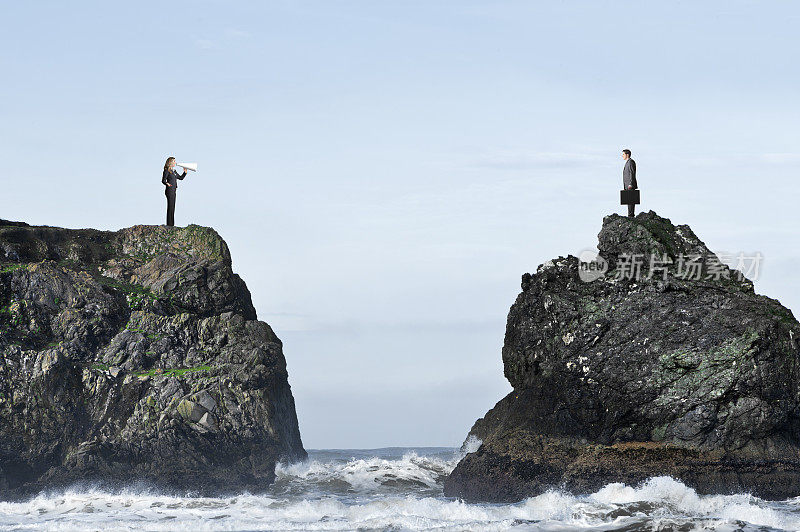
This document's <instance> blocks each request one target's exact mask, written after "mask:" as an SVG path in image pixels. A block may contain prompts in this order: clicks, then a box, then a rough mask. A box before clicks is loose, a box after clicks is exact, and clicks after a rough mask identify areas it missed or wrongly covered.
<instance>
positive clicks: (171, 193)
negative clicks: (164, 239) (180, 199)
mask: <svg viewBox="0 0 800 532" xmlns="http://www.w3.org/2000/svg"><path fill="white" fill-rule="evenodd" d="M164 194H165V195H166V196H167V225H175V196H176V191H175V187H167V188H166V190H164Z"/></svg>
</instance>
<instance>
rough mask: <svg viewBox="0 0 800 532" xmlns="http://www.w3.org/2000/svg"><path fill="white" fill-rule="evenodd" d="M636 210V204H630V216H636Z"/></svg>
mask: <svg viewBox="0 0 800 532" xmlns="http://www.w3.org/2000/svg"><path fill="white" fill-rule="evenodd" d="M634 209H636V204H635V203H628V216H634V214H633V211H634Z"/></svg>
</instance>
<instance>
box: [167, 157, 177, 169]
mask: <svg viewBox="0 0 800 532" xmlns="http://www.w3.org/2000/svg"><path fill="white" fill-rule="evenodd" d="M174 160H175V157H167V162H165V163H164V170H166V169H167V168H169V162H170V161H174Z"/></svg>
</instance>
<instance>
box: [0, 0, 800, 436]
mask: <svg viewBox="0 0 800 532" xmlns="http://www.w3.org/2000/svg"><path fill="white" fill-rule="evenodd" d="M0 6H1V7H0V44H1V45H2V46H0V58H2V59H1V60H0V61H1V62H0V66H1V67H2V85H1V86H0V87H1V88H0V91H2V92H0V94H2V99H1V100H0V119H2V126H3V127H2V128H0V175H1V176H2V180H3V194H2V198H3V202H2V211H0V217H3V218H8V219H14V220H24V221H27V222H29V223H33V224H47V225H57V226H64V227H96V228H101V229H119V228H121V227H126V226H130V225H134V224H140V223H146V224H158V223H163V218H164V208H165V205H164V203H165V200H164V195H163V190H162V188H163V187H162V186H161V185H160V175H161V167H162V166H163V163H164V159H165V158H166V157H167V156H168V155H175V156H176V157H178V158H179V159H182V160H190V161H197V162H198V163H199V165H200V171H199V172H198V173H197V174H192V175H190V177H189V178H188V179H187V180H185V181H183V182H182V183H181V184H180V190H179V191H178V205H177V210H176V223H177V224H178V225H186V224H188V223H197V224H202V225H209V226H213V227H214V228H216V229H217V230H218V231H219V232H220V234H221V235H222V236H223V237H224V238H225V239H226V240H227V242H228V244H229V246H230V248H231V251H232V253H233V258H234V269H235V270H236V271H237V272H238V273H240V274H241V275H242V277H243V278H244V280H245V281H246V282H247V285H248V286H249V288H250V291H251V292H252V294H253V300H254V303H255V305H256V308H257V310H258V313H259V317H260V318H261V319H263V320H265V321H267V322H269V323H270V324H271V325H272V326H273V328H274V329H275V331H276V332H277V334H278V335H279V336H280V337H281V338H282V339H283V341H284V351H285V354H286V358H287V361H288V365H289V372H290V383H291V385H292V388H293V391H294V395H295V399H296V401H297V409H298V416H299V419H300V429H301V432H302V435H303V439H304V443H305V445H306V446H307V447H309V448H324V447H377V446H389V445H458V444H460V443H461V441H462V440H463V438H464V436H465V435H466V433H467V431H468V429H469V428H470V426H471V424H472V423H473V422H474V420H475V419H477V418H478V417H480V416H482V415H483V414H484V413H485V411H486V410H488V409H489V408H490V407H491V406H493V405H494V403H495V402H496V401H497V400H499V399H500V398H501V397H502V396H503V395H504V394H505V393H507V391H509V389H510V387H509V386H508V383H507V382H506V381H505V379H504V378H503V376H502V362H501V355H500V348H501V346H502V342H503V333H504V329H505V318H506V314H507V312H508V308H509V306H510V305H511V303H513V301H514V298H515V297H516V295H517V293H518V291H519V280H520V276H521V275H522V273H524V272H526V271H535V269H536V266H537V265H538V264H540V263H542V262H544V261H546V260H548V259H550V258H553V257H556V256H559V255H567V254H569V253H572V254H578V253H579V252H580V251H581V250H583V249H585V248H592V247H594V245H595V244H596V236H597V233H598V232H599V230H600V227H601V222H602V217H603V216H604V215H606V214H609V213H611V212H620V213H622V212H623V210H622V209H621V208H620V207H619V206H618V205H616V200H617V198H618V193H617V191H618V190H619V188H620V183H621V169H622V161H621V159H620V158H619V153H620V150H621V149H622V148H623V147H629V148H631V149H632V150H633V155H634V159H636V161H637V163H638V168H639V184H640V186H641V188H642V189H643V191H642V198H643V205H642V207H643V208H644V209H653V210H655V211H656V212H658V213H659V214H661V215H662V216H666V217H669V218H670V219H671V220H672V221H673V222H675V223H688V224H690V225H691V226H692V228H693V229H694V230H695V232H696V233H697V234H698V235H699V236H700V238H701V239H703V240H704V241H705V242H706V243H707V244H708V245H709V246H710V247H711V248H712V249H714V250H717V251H722V250H726V251H731V252H738V251H744V252H753V251H760V252H761V253H762V254H763V256H764V261H763V263H762V268H761V272H760V276H759V279H758V280H757V282H756V289H757V291H759V292H760V293H764V294H767V295H769V296H770V297H773V298H776V299H779V300H780V301H781V302H782V303H784V304H785V305H786V306H788V307H789V308H791V309H793V310H794V311H795V314H796V313H797V309H798V308H800V282H798V278H797V275H796V274H795V265H796V264H797V262H798V260H800V251H798V248H797V242H798V239H797V234H798V232H799V231H800V221H799V216H798V208H797V203H798V194H797V187H796V180H797V175H798V170H800V149H799V148H798V145H799V141H800V135H798V132H797V124H798V123H800V121H799V120H798V119H800V112H798V105H797V98H798V90H799V89H800V74H799V72H800V69H798V68H796V63H797V61H798V59H799V58H800V54H798V52H800V44H798V43H800V41H799V40H798V39H797V28H798V27H800V5H798V4H797V3H795V2H790V1H783V2H780V1H775V2H756V1H750V2H744V1H731V0H726V1H718V2H689V1H671V2H664V1H663V0H662V1H659V2H642V1H639V2H600V1H583V2H577V1H576V2H567V1H547V2H544V1H542V2H534V1H524V2H523V1H515V2H511V1H496V2H488V1H486V2H473V1H464V2H454V1H438V2H430V1H424V2H423V1H420V2H404V1H393V2H375V1H360V2H356V1H317V2H311V1H309V2H303V1H273V2H248V3H244V2H221V1H218V2H210V1H205V2H204V1H192V2H188V1H185V2H167V3H163V2H129V3H126V4H124V5H123V4H120V3H110V2H91V3H90V2H70V3H64V2H35V3H34V2H25V3H22V2H16V3H11V2H3V3H2V4H0Z"/></svg>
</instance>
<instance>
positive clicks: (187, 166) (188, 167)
mask: <svg viewBox="0 0 800 532" xmlns="http://www.w3.org/2000/svg"><path fill="white" fill-rule="evenodd" d="M175 166H180V167H181V168H183V169H184V170H191V171H192V172H196V171H197V163H175Z"/></svg>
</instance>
